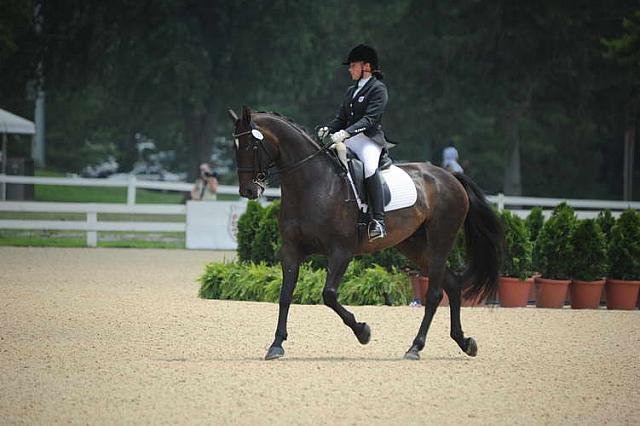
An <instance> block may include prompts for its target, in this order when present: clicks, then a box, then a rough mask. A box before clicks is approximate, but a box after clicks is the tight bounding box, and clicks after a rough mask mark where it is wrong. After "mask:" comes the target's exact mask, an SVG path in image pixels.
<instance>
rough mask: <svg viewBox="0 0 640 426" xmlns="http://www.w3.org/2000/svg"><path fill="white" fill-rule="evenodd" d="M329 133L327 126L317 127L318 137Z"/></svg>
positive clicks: (321, 137) (322, 137) (320, 137)
mask: <svg viewBox="0 0 640 426" xmlns="http://www.w3.org/2000/svg"><path fill="white" fill-rule="evenodd" d="M328 134H329V128H328V127H327V126H324V127H320V128H319V129H318V139H320V140H323V139H324V138H325V137H326V136H327V135H328Z"/></svg>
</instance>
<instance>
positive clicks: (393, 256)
mask: <svg viewBox="0 0 640 426" xmlns="http://www.w3.org/2000/svg"><path fill="white" fill-rule="evenodd" d="M357 259H359V260H360V261H361V262H362V263H363V264H364V265H365V266H373V265H380V266H382V267H383V268H384V269H385V270H387V272H392V271H394V270H397V271H406V270H408V269H417V266H416V265H414V264H413V263H412V262H411V261H410V260H409V259H407V258H406V257H404V256H403V255H402V254H401V253H400V252H399V251H398V249H396V248H395V247H390V248H386V249H384V250H381V251H378V252H376V253H369V254H363V255H360V256H358V257H357Z"/></svg>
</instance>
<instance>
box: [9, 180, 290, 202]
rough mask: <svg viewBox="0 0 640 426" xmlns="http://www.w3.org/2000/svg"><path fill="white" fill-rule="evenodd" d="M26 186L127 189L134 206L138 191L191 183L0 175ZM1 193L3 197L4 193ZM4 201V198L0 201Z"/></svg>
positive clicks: (229, 189) (233, 191)
mask: <svg viewBox="0 0 640 426" xmlns="http://www.w3.org/2000/svg"><path fill="white" fill-rule="evenodd" d="M11 183H12V184H27V185H60V186H93V187H109V188H127V204H128V205H134V204H135V203H136V190H137V189H138V188H139V189H157V190H162V191H176V192H191V189H192V188H193V186H194V184H193V183H187V182H164V181H149V180H138V179H136V178H135V177H133V176H132V177H130V178H129V179H128V180H116V179H94V178H78V177H74V178H62V177H39V176H38V177H35V176H14V175H4V174H0V185H2V186H4V185H6V184H11ZM0 192H2V194H3V195H2V196H3V197H4V196H5V195H4V194H6V191H0ZM218 194H225V195H238V187H237V186H232V185H218ZM264 195H265V197H270V198H278V197H280V189H278V188H268V189H267V190H266V191H265V193H264ZM1 201H4V198H3V199H2V200H1Z"/></svg>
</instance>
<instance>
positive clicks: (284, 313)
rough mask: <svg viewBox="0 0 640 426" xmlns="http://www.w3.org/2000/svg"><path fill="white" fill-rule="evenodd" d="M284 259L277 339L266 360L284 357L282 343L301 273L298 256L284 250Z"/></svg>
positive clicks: (285, 338) (285, 335) (284, 338)
mask: <svg viewBox="0 0 640 426" xmlns="http://www.w3.org/2000/svg"><path fill="white" fill-rule="evenodd" d="M283 254H284V258H283V260H282V287H281V288H280V307H279V310H278V326H277V328H276V337H275V339H274V341H273V343H272V344H271V347H270V348H269V350H268V351H267V355H266V356H265V357H264V359H267V360H269V359H276V358H280V357H282V356H283V355H284V349H283V348H282V342H283V341H285V340H287V317H288V315H289V306H291V298H292V296H293V290H294V289H295V288H296V283H297V282H298V272H299V271H300V260H299V257H298V256H296V255H287V254H286V252H285V250H284V249H283Z"/></svg>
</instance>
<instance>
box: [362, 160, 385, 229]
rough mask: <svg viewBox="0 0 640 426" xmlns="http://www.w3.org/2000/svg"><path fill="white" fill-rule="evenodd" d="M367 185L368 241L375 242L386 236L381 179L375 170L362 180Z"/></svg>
mask: <svg viewBox="0 0 640 426" xmlns="http://www.w3.org/2000/svg"><path fill="white" fill-rule="evenodd" d="M364 182H365V184H366V185H367V194H368V195H369V209H370V211H371V222H369V228H368V231H369V241H374V240H377V239H378V238H384V237H386V236H387V232H386V230H385V228H384V194H383V192H382V191H383V190H382V178H381V177H380V172H379V171H378V170H376V172H375V173H374V174H372V175H371V176H369V177H368V178H366V179H365V180H364Z"/></svg>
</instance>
